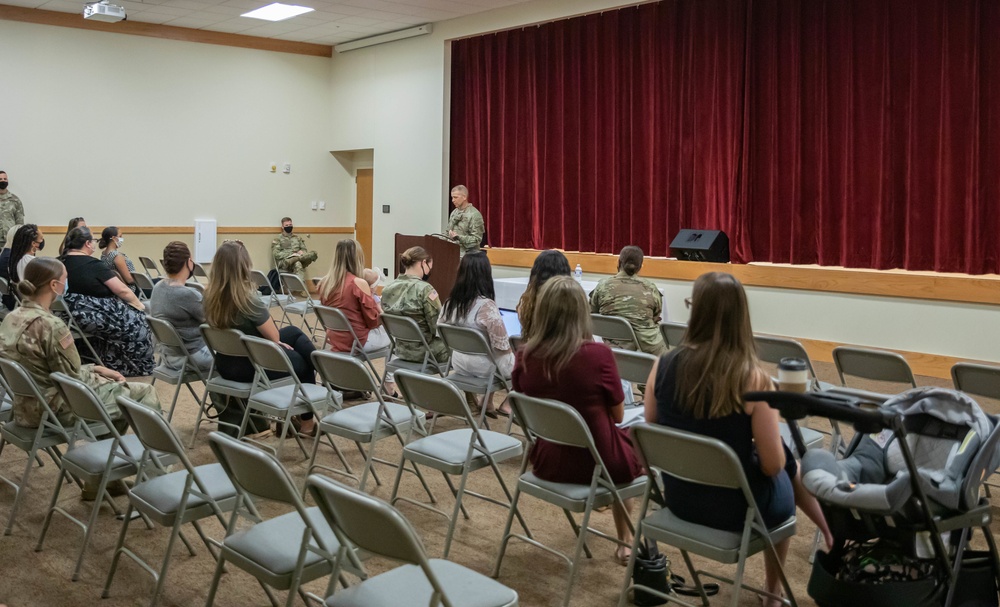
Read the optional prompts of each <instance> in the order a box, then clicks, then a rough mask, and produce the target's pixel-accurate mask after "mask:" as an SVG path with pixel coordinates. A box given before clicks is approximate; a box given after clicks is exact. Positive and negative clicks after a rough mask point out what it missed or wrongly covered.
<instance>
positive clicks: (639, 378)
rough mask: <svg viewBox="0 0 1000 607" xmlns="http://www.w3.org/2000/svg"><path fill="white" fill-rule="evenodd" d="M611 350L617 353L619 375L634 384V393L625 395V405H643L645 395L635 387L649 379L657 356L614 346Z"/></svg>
mask: <svg viewBox="0 0 1000 607" xmlns="http://www.w3.org/2000/svg"><path fill="white" fill-rule="evenodd" d="M611 352H612V353H613V354H614V355H615V364H616V365H617V366H618V375H619V376H620V377H621V378H622V379H623V380H624V381H627V382H629V383H630V384H632V394H626V395H625V405H626V406H628V405H630V404H631V405H632V406H637V407H641V406H642V398H643V397H642V394H640V393H638V392H636V390H635V388H636V386H640V385H643V384H645V383H646V381H647V380H649V374H650V372H651V371H652V370H653V365H654V364H656V357H655V356H653V355H652V354H647V353H645V352H631V351H629V350H619V349H617V348H612V350H611ZM637 397H638V398H637ZM630 398H631V400H630Z"/></svg>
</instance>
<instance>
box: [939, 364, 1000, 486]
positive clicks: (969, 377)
mask: <svg viewBox="0 0 1000 607" xmlns="http://www.w3.org/2000/svg"><path fill="white" fill-rule="evenodd" d="M951 380H952V382H954V384H955V389H956V390H959V391H961V392H965V393H966V394H974V395H976V396H985V397H986V398H991V399H994V400H1000V367H998V366H994V365H982V364H978V363H965V362H958V363H955V364H954V365H952V367H951ZM995 472H996V471H994V473H995ZM991 476H992V475H991ZM983 484H984V485H986V494H987V495H990V487H997V486H998V485H997V484H996V483H989V482H985V483H983Z"/></svg>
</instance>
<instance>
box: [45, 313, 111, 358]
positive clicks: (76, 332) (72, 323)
mask: <svg viewBox="0 0 1000 607" xmlns="http://www.w3.org/2000/svg"><path fill="white" fill-rule="evenodd" d="M49 309H50V310H51V311H52V313H53V314H55V315H56V316H58V317H59V318H61V319H62V320H63V322H65V323H66V326H68V327H69V332H70V333H71V334H72V335H73V340H74V341H76V340H82V341H83V343H84V345H86V346H87V349H88V350H90V354H91V356H93V357H94V362H95V363H97V364H98V365H100V366H102V367H103V366H104V363H103V362H101V357H100V356H98V354H97V350H95V349H94V346H93V344H91V343H90V338H92V337H94V336H93V335H90V334H89V333H85V332H84V331H83V329H81V328H80V325H78V324H77V322H76V319H75V318H73V312H71V311H70V309H69V306H68V305H67V304H66V300H65V299H63V298H62V296H61V295H60V296H59V297H56V298H55V299H54V300H52V306H51V307H50V308H49ZM95 339H96V338H95Z"/></svg>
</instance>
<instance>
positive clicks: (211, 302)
mask: <svg viewBox="0 0 1000 607" xmlns="http://www.w3.org/2000/svg"><path fill="white" fill-rule="evenodd" d="M164 261H165V260H164ZM252 269H253V265H252V263H251V262H250V254H249V253H247V250H246V247H244V246H243V243H240V242H237V241H235V240H228V241H226V242H224V243H222V246H221V247H219V250H218V251H216V252H215V257H214V258H213V260H212V275H211V277H210V278H209V280H208V286H207V287H205V320H206V322H208V324H209V325H210V326H212V327H216V328H219V329H236V330H238V331H242V332H243V334H244V335H251V336H253V337H262V338H264V339H267V340H270V341H273V342H274V343H276V344H280V345H281V346H282V347H283V348H285V354H287V355H288V360H289V361H291V363H292V368H293V369H294V370H295V375H296V376H297V377H298V378H299V381H300V382H302V383H308V384H314V383H316V372H315V370H314V369H313V366H312V358H310V356H311V355H312V353H313V351H314V350H315V349H316V346H314V345H313V343H312V341H311V340H310V339H309V338H308V337H306V335H305V333H303V332H302V330H301V329H299V328H298V327H290V326H289V327H284V328H282V329H281V331H279V330H278V327H277V325H275V324H274V319H272V318H271V313H270V311H268V307H267V305H266V304H265V303H264V302H263V301H261V299H260V297H259V296H258V294H257V287H256V286H255V285H254V283H253V280H252V279H251V278H250V271H251V270H252ZM154 309H155V308H154ZM216 363H217V364H216V368H215V370H216V371H218V372H219V375H221V376H222V377H223V378H225V379H228V380H232V381H238V382H252V381H253V379H254V368H253V364H252V363H251V362H250V360H249V359H247V358H239V357H236V358H234V357H231V356H226V355H225V354H218V355H217V356H216ZM268 377H270V378H271V379H277V378H279V377H282V376H281V375H277V374H274V375H268ZM313 417H314V416H313V414H312V413H305V414H303V415H302V418H301V426H300V429H299V430H300V432H301V433H302V434H305V435H308V436H313V435H314V434H315V432H316V420H315V419H313ZM296 421H297V422H298V421H299V420H296Z"/></svg>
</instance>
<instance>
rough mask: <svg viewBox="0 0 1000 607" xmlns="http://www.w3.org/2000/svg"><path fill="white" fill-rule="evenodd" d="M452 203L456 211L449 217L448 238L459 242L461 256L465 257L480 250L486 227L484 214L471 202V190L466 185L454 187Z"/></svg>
mask: <svg viewBox="0 0 1000 607" xmlns="http://www.w3.org/2000/svg"><path fill="white" fill-rule="evenodd" d="M451 203H452V204H454V205H455V210H454V211H452V212H451V215H450V216H449V217H448V236H450V237H451V238H454V239H455V240H456V241H457V242H458V244H459V246H460V247H462V250H461V253H460V255H461V256H462V257H465V254H466V253H474V252H476V251H478V250H479V244H480V243H482V242H483V234H485V233H486V226H485V225H484V224H483V215H482V213H480V212H479V210H478V209H477V208H476V207H474V206H472V203H471V202H469V188H467V187H465V186H464V185H457V186H455V187H453V188H452V189H451Z"/></svg>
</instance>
